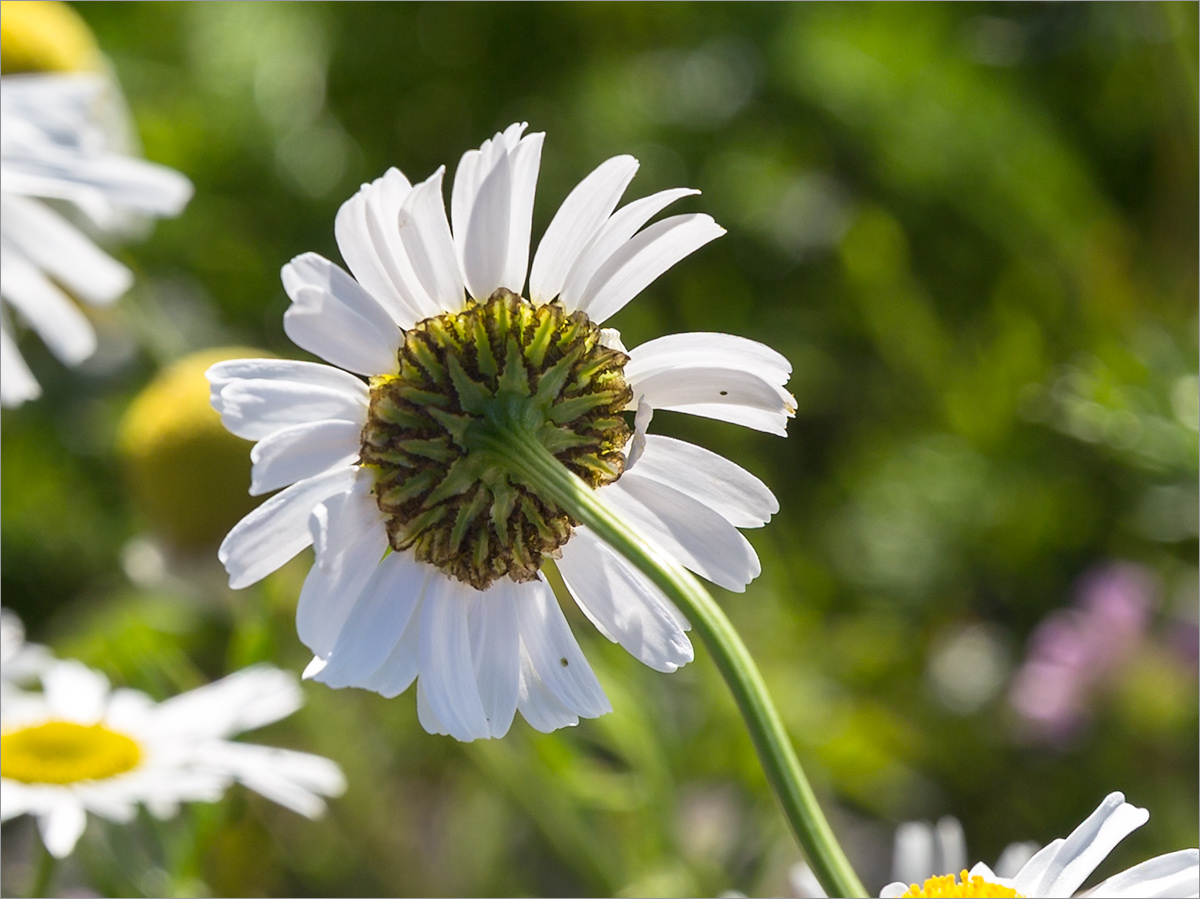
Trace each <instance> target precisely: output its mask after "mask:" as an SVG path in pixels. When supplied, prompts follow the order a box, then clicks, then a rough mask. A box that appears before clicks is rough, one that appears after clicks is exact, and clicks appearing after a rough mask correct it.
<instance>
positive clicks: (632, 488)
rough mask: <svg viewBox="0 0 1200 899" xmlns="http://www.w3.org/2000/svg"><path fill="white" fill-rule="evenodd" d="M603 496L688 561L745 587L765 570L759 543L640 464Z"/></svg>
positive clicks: (736, 588) (716, 578)
mask: <svg viewBox="0 0 1200 899" xmlns="http://www.w3.org/2000/svg"><path fill="white" fill-rule="evenodd" d="M604 498H605V499H607V500H608V501H609V502H610V503H612V505H613V507H614V508H616V509H617V511H618V512H620V513H621V514H623V515H626V516H628V517H629V520H630V521H632V522H633V523H634V524H635V525H636V526H637V527H639V528H641V529H642V530H644V531H645V532H646V534H647V536H649V537H650V538H651V539H653V540H654V541H655V542H656V543H658V544H659V545H660V546H661V547H662V548H663V549H665V550H666V551H667V552H669V553H671V554H672V555H673V556H675V558H677V559H678V560H679V562H680V564H682V565H683V566H684V567H686V568H688V569H690V570H692V571H694V572H696V574H698V575H700V576H701V577H703V578H706V579H708V580H710V581H712V582H713V583H714V584H717V585H718V586H721V587H724V588H725V589H726V590H732V591H733V592H735V593H741V592H742V591H744V590H745V589H746V585H747V584H748V583H750V582H751V581H752V580H754V578H756V577H758V575H759V572H760V571H761V570H762V568H761V566H760V565H759V562H758V556H757V555H756V554H755V552H754V547H752V546H751V545H750V543H749V542H748V541H747V540H746V538H745V537H743V536H742V534H741V532H740V531H738V530H737V528H735V527H734V526H733V525H731V524H730V523H729V522H728V521H726V520H725V519H724V518H722V517H721V516H720V515H719V514H718V513H717V512H714V511H713V510H712V509H710V508H708V507H707V506H705V505H704V504H703V503H701V502H698V501H697V500H695V499H692V498H691V497H690V496H687V495H685V494H683V493H680V492H679V491H678V490H675V489H673V488H671V487H668V486H667V485H665V484H661V483H659V482H658V481H654V480H651V479H650V478H644V477H639V475H638V473H637V471H636V470H634V471H630V472H626V473H625V474H624V475H622V476H621V479H620V480H619V481H617V482H616V483H614V484H612V485H610V486H608V487H605V488H604Z"/></svg>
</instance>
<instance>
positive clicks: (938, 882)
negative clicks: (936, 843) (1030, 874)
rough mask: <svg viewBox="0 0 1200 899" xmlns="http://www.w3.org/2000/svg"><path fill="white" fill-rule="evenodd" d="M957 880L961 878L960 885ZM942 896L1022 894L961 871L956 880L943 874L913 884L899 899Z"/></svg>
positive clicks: (1006, 895)
mask: <svg viewBox="0 0 1200 899" xmlns="http://www.w3.org/2000/svg"><path fill="white" fill-rule="evenodd" d="M959 878H961V883H960V882H959ZM942 896H1001V897H1014V896H1015V897H1020V896H1022V894H1021V893H1018V892H1017V891H1016V890H1014V889H1012V888H1010V887H1006V886H1001V885H1000V884H998V883H992V882H990V881H988V880H984V879H983V878H982V877H980V876H979V875H978V874H976V875H975V876H973V877H972V876H971V875H970V874H969V873H968V872H966V871H963V872H962V873H961V874H960V875H959V877H958V878H956V877H955V876H954V875H953V874H943V875H942V876H941V877H930V878H929V879H928V880H927V881H925V882H924V883H923V884H921V885H920V886H917V885H916V884H915V883H914V884H913V885H912V886H910V887H909V888H908V892H906V893H905V894H904V896H903V897H901V899H918V897H928V899H933V897H942Z"/></svg>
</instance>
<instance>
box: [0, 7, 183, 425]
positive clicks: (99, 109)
mask: <svg viewBox="0 0 1200 899" xmlns="http://www.w3.org/2000/svg"><path fill="white" fill-rule="evenodd" d="M39 10H40V12H39ZM48 11H49V13H50V14H49V15H47V14H46V13H47V12H48ZM3 13H4V19H3V26H4V33H3V37H4V53H5V56H4V60H3V61H4V63H5V68H4V75H3V77H0V185H2V186H0V212H2V215H0V276H2V278H0V298H2V299H3V302H4V305H3V307H0V404H2V405H4V406H19V405H21V404H22V403H23V402H25V401H26V400H30V399H35V398H36V397H38V396H39V395H40V394H41V390H40V388H39V387H38V383H37V381H36V380H34V377H33V375H32V373H31V372H30V370H29V367H28V365H26V363H25V360H24V359H23V358H22V356H21V354H20V352H19V351H18V349H17V346H16V340H15V339H14V336H13V330H12V322H11V320H10V314H11V312H10V310H11V311H15V312H16V313H17V314H18V315H19V316H20V317H21V318H22V319H23V320H24V321H25V322H26V323H28V325H29V326H30V327H31V328H32V329H33V330H34V331H36V332H37V334H38V336H39V337H41V339H42V341H43V342H44V343H45V344H46V346H47V347H48V348H49V349H50V351H51V352H52V353H53V354H54V355H55V356H57V357H58V358H59V359H60V360H61V361H62V362H64V363H65V364H67V365H78V364H79V363H80V362H82V361H83V360H85V359H87V358H88V357H89V356H91V355H92V353H93V352H95V349H96V333H95V331H94V330H93V328H92V326H91V324H90V323H89V321H88V319H87V317H86V316H85V315H84V314H83V313H82V312H81V311H80V310H79V308H78V307H77V306H76V305H75V303H74V302H73V301H72V298H74V299H78V300H82V301H83V302H84V303H87V304H90V305H93V306H105V305H109V304H111V303H112V302H113V301H115V300H116V299H117V298H118V297H120V296H121V295H122V294H123V293H125V291H126V290H128V289H129V286H130V284H131V283H132V281H133V273H132V272H131V271H130V270H129V269H128V268H126V267H125V266H124V265H122V264H121V263H120V262H118V261H117V260H115V259H113V258H112V257H111V256H109V255H108V254H107V253H105V252H104V251H103V250H101V249H100V248H99V247H97V246H96V245H95V244H94V243H93V242H92V240H91V238H89V237H88V236H87V235H86V234H85V233H84V232H83V231H82V230H81V229H80V227H79V226H78V225H77V224H76V223H75V222H74V221H72V218H74V219H79V218H83V219H85V220H87V222H89V223H90V224H91V225H92V226H93V227H94V228H95V229H97V230H100V231H107V232H113V231H117V230H119V229H120V228H121V227H122V226H124V224H125V223H126V221H127V219H128V217H129V216H130V214H136V215H141V216H170V215H176V214H178V213H179V212H180V210H182V209H183V207H184V206H185V205H186V204H187V201H188V199H189V198H190V197H191V194H192V185H191V182H190V181H188V179H187V178H185V177H184V176H183V175H181V174H179V173H178V172H176V171H173V170H171V169H168V168H165V167H164V166H160V165H155V164H154V163H151V162H145V161H144V160H141V159H136V158H134V157H132V156H130V155H129V154H128V153H127V152H125V150H124V149H123V144H124V143H125V140H124V137H123V135H122V134H121V132H122V131H123V130H124V122H123V121H122V118H121V115H120V113H119V103H120V100H119V97H118V96H117V94H116V87H115V84H114V83H113V81H112V79H111V78H109V77H108V76H107V75H105V74H103V73H102V72H100V71H70V72H62V71H57V72H45V73H31V72H19V73H16V74H9V72H10V71H11V65H8V62H9V60H10V59H19V60H21V61H22V62H23V63H28V64H31V65H34V64H36V65H47V66H55V67H66V66H70V65H73V66H79V67H93V66H96V65H97V64H98V63H97V60H98V59H99V56H98V53H96V52H95V50H94V45H93V46H90V50H91V51H92V52H90V53H88V52H85V50H86V49H89V45H88V44H86V43H83V44H82V48H83V49H79V50H78V51H77V52H72V53H71V54H66V55H64V54H63V53H57V54H55V53H50V52H48V51H46V52H41V51H43V50H45V47H46V46H50V47H55V46H58V45H60V44H61V40H59V39H58V37H57V36H56V35H55V34H54V33H50V32H53V31H54V29H56V28H57V29H60V30H61V29H62V28H64V27H69V24H70V23H71V22H72V21H74V19H77V17H75V16H74V13H72V12H71V11H70V10H69V8H66V7H61V6H59V5H52V4H39V3H20V4H18V3H8V2H6V3H5V4H4V9H3ZM75 28H76V30H77V31H76V33H75V38H76V40H75V42H74V43H81V42H82V39H79V37H78V30H82V33H83V34H84V36H85V37H87V33H86V28H85V26H83V25H82V23H81V22H75ZM88 41H89V42H90V37H88ZM72 46H74V45H73V44H72Z"/></svg>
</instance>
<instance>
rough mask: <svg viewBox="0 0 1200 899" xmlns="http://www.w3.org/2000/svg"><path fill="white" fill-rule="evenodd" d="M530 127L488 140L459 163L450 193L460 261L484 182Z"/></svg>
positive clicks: (522, 126)
mask: <svg viewBox="0 0 1200 899" xmlns="http://www.w3.org/2000/svg"><path fill="white" fill-rule="evenodd" d="M527 127H528V125H527V124H526V123H524V122H520V123H514V124H512V125H510V126H509V127H508V128H506V129H505V130H504V133H503V134H497V135H495V136H494V137H491V138H488V139H487V140H485V141H484V142H483V143H482V144H480V145H479V149H478V150H468V151H467V152H465V153H463V155H462V158H461V159H460V160H459V162H458V168H457V169H456V170H455V172H454V186H453V187H452V189H451V191H450V218H451V222H452V224H453V226H454V241H455V245H456V247H457V252H458V258H459V259H460V260H462V259H464V258H465V255H464V254H465V247H466V233H467V226H468V223H469V222H470V221H471V214H472V212H473V210H474V208H475V203H476V201H477V200H478V198H479V190H480V188H481V187H482V186H483V182H484V181H486V180H487V177H488V175H490V174H491V173H492V169H493V168H495V166H496V163H497V162H498V161H499V159H500V157H501V156H507V155H508V152H509V150H511V149H513V148H514V147H515V146H516V145H517V144H518V142H519V141H520V138H521V134H522V133H523V132H524V131H525V129H526V128H527Z"/></svg>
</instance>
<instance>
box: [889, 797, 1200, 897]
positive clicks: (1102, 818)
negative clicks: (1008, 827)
mask: <svg viewBox="0 0 1200 899" xmlns="http://www.w3.org/2000/svg"><path fill="white" fill-rule="evenodd" d="M1148 820H1150V813H1149V812H1147V811H1146V810H1145V809H1144V808H1138V807H1137V806H1134V805H1130V804H1129V803H1128V802H1126V801H1125V797H1124V795H1122V794H1121V793H1110V794H1109V795H1108V796H1106V797H1105V799H1104V801H1103V802H1102V803H1100V807H1099V808H1097V809H1096V810H1095V811H1094V812H1092V814H1091V815H1089V816H1088V818H1087V820H1086V821H1084V822H1083V823H1082V824H1080V825H1079V826H1078V827H1077V828H1075V830H1074V831H1072V832H1071V835H1070V836H1068V837H1067V838H1066V839H1065V840H1062V839H1059V840H1055V841H1054V842H1052V843H1050V845H1048V846H1046V847H1045V848H1043V849H1041V850H1040V851H1038V852H1035V853H1034V854H1033V856H1032V857H1031V858H1029V860H1028V861H1026V862H1025V863H1024V864H1023V865H1022V866H1021V867H1020V869H1019V870H1017V872H1016V873H1015V874H1013V875H1012V876H1011V877H1002V876H1000V875H998V874H996V873H995V872H994V871H993V870H992V869H991V868H989V867H988V866H987V865H985V864H983V863H982V862H981V863H979V864H977V865H975V867H973V868H972V869H971V870H970V871H962V873H961V875H959V877H957V878H956V877H955V875H953V874H946V875H943V876H939V877H930V878H929V879H927V880H926V881H925V882H924V883H923V884H916V883H912V884H906V883H904V882H903V881H896V882H895V883H891V884H888V885H887V886H886V887H884V888H883V891H882V892H881V893H880V894H879V895H880V897H883V899H894V897H919V896H1031V897H1048V899H1054V897H1069V896H1074V895H1077V893H1076V891H1077V890H1078V889H1079V888H1080V887H1081V886H1082V885H1083V882H1084V881H1085V880H1087V878H1088V876H1089V875H1090V874H1091V873H1092V872H1093V871H1094V870H1096V868H1097V866H1099V864H1100V863H1101V862H1103V861H1104V859H1105V858H1107V857H1108V854H1109V853H1110V852H1111V851H1112V850H1113V847H1115V846H1116V845H1117V843H1119V842H1121V840H1123V839H1125V837H1127V836H1128V835H1129V834H1130V833H1132V832H1133V831H1135V830H1137V828H1139V827H1141V826H1142V825H1143V824H1145V823H1146V822H1147V821H1148ZM1198 865H1200V853H1198V852H1197V851H1196V850H1195V849H1181V850H1179V851H1178V852H1169V853H1167V854H1166V855H1160V856H1158V857H1157V858H1152V859H1150V860H1149V861H1145V862H1142V863H1141V864H1139V865H1134V866H1133V867H1132V868H1129V869H1128V870H1126V871H1122V872H1121V873H1120V874H1116V875H1114V876H1112V877H1110V878H1108V879H1107V880H1105V881H1103V882H1101V883H1100V884H1098V885H1097V886H1095V887H1092V888H1091V889H1089V890H1087V891H1086V892H1084V893H1082V894H1079V895H1085V896H1089V897H1108V899H1135V897H1141V899H1168V897H1177V896H1178V897H1184V896H1196V895H1197V893H1198V892H1200V867H1198Z"/></svg>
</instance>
